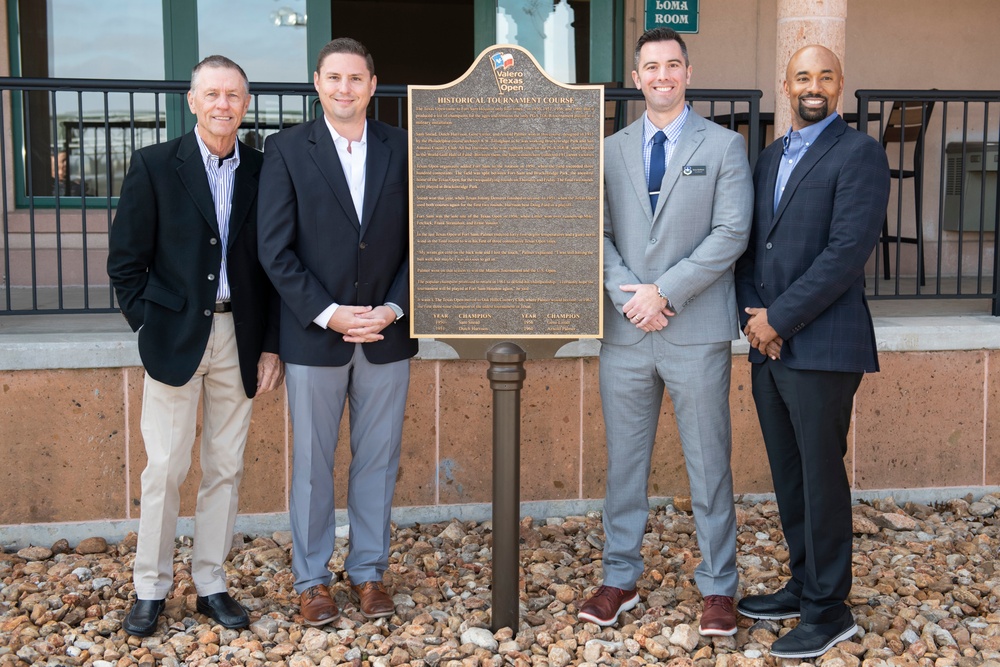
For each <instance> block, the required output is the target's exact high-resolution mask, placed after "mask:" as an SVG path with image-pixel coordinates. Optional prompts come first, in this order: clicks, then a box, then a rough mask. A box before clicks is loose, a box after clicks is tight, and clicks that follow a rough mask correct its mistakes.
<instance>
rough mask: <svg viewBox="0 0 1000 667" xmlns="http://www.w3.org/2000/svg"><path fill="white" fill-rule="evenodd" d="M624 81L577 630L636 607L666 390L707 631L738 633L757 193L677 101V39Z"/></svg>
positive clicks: (662, 41) (723, 146)
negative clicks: (743, 377) (600, 427)
mask: <svg viewBox="0 0 1000 667" xmlns="http://www.w3.org/2000/svg"><path fill="white" fill-rule="evenodd" d="M632 79H633V81H634V82H635V85H636V87H637V88H639V89H640V90H642V92H643V95H644V96H645V98H646V113H645V114H644V115H643V117H642V118H640V119H639V120H638V121H636V122H635V123H632V124H631V125H630V126H628V127H627V128H625V129H624V130H622V131H621V132H618V133H617V134H615V135H614V136H611V137H609V138H608V139H607V140H606V141H605V150H604V155H605V162H604V185H605V188H604V192H605V209H604V286H605V294H606V301H605V312H606V313H608V316H607V318H606V320H605V321H606V324H605V330H604V340H603V344H602V346H601V402H602V405H603V409H604V424H605V430H606V432H607V443H608V481H607V492H606V495H605V501H604V532H605V537H606V541H605V547H604V584H603V585H602V586H600V587H599V588H598V589H597V590H596V591H595V592H594V593H593V595H592V596H591V597H590V599H588V600H587V601H586V602H585V603H584V604H583V605H582V606H581V607H580V612H579V616H580V618H581V619H582V620H585V621H590V622H593V623H597V624H598V625H602V626H607V625H612V624H614V623H615V622H616V621H617V620H618V616H619V614H620V613H621V612H623V611H626V610H629V609H632V608H633V607H635V605H636V604H638V602H639V595H638V593H637V590H636V581H637V580H638V579H639V577H640V576H641V575H642V571H643V564H642V556H641V554H640V547H641V546H642V536H643V534H644V533H645V532H646V519H647V516H648V513H649V499H648V496H647V484H648V480H649V470H650V458H651V456H652V451H653V443H654V441H655V439H656V425H657V421H658V418H659V415H660V408H661V404H662V400H663V389H664V386H665V387H666V389H667V391H668V392H669V393H670V398H671V400H672V401H673V405H674V414H675V417H676V420H677V429H678V432H679V434H680V439H681V445H682V447H683V450H684V459H685V463H686V465H687V472H688V479H689V480H690V485H691V500H692V505H693V508H694V518H695V527H696V529H697V535H698V545H699V547H700V549H701V553H702V562H701V563H700V564H699V565H698V568H697V569H696V570H695V580H696V582H697V584H698V587H699V589H700V590H701V593H702V595H703V596H704V599H705V607H704V610H703V612H702V617H701V624H700V628H701V634H703V635H723V636H729V635H732V634H734V633H735V632H736V616H735V612H734V610H733V597H734V595H735V594H736V587H737V583H738V576H737V573H736V513H735V508H734V506H733V482H732V473H731V470H730V464H729V459H730V451H731V448H732V439H731V433H730V422H729V376H730V371H731V368H732V351H731V344H732V343H731V341H732V340H733V339H735V338H737V337H738V336H739V320H738V316H737V311H736V294H735V290H734V287H733V263H734V262H735V261H736V259H737V258H739V256H740V255H741V254H742V252H743V250H744V249H745V248H746V245H747V239H748V234H749V229H750V216H751V207H752V202H753V189H752V186H751V177H750V167H749V164H748V163H747V157H746V148H745V144H744V141H743V139H742V137H740V135H738V134H736V133H735V132H731V131H729V130H726V129H724V128H722V127H720V126H718V125H716V124H715V123H711V122H708V121H706V120H705V119H703V118H701V117H700V116H698V114H696V113H695V112H694V111H693V110H691V109H690V108H689V107H688V106H687V105H686V102H685V92H686V87H687V85H688V83H689V82H690V79H691V66H690V64H689V62H688V54H687V47H686V46H685V44H684V40H683V39H682V38H681V37H680V35H678V34H677V33H676V32H674V31H673V30H670V29H668V28H657V29H654V30H649V31H647V32H646V33H645V34H643V35H642V37H640V38H639V41H638V42H637V43H636V48H635V71H633V72H632Z"/></svg>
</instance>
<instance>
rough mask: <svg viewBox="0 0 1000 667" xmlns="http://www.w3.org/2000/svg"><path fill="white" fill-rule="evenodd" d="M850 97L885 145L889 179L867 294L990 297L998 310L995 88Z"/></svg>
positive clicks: (999, 126) (998, 103) (999, 96)
mask: <svg viewBox="0 0 1000 667" xmlns="http://www.w3.org/2000/svg"><path fill="white" fill-rule="evenodd" d="M856 96H857V98H858V129H860V130H861V131H862V132H867V133H868V134H870V135H871V136H873V137H875V138H876V139H878V140H879V141H881V142H882V144H883V146H885V149H886V153H887V154H888V158H889V164H890V168H891V171H892V178H893V192H892V198H891V200H890V202H889V208H888V211H887V214H886V220H885V224H884V225H883V228H882V235H881V238H880V239H879V247H878V249H877V250H876V252H875V255H874V257H873V263H874V267H875V268H874V276H873V278H874V280H873V281H871V282H870V285H869V293H870V296H871V297H872V298H874V299H886V298H900V297H905V298H911V299H926V298H930V299H985V298H988V299H991V300H992V308H991V310H992V313H993V315H1000V308H998V295H1000V290H998V277H1000V270H998V268H1000V252H998V249H1000V245H998V241H1000V236H998V235H997V234H996V230H997V226H998V222H1000V210H998V207H997V201H998V200H1000V182H998V180H997V144H998V137H1000V91H981V90H978V91H977V90H971V91H970V90H961V91H959V90H858V91H857V92H856ZM925 186H926V187H925Z"/></svg>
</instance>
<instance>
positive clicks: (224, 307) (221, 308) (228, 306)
mask: <svg viewBox="0 0 1000 667" xmlns="http://www.w3.org/2000/svg"><path fill="white" fill-rule="evenodd" d="M215 312H217V313H231V312H233V302H232V301H216V302H215Z"/></svg>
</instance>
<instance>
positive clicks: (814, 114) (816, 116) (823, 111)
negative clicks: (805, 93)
mask: <svg viewBox="0 0 1000 667" xmlns="http://www.w3.org/2000/svg"><path fill="white" fill-rule="evenodd" d="M803 99H809V100H818V99H822V100H823V106H820V107H807V106H806V105H804V104H803V103H802V100H803ZM829 115H830V101H829V100H827V99H826V98H825V97H805V98H802V97H800V98H799V117H800V118H801V119H802V120H806V121H809V122H810V123H815V122H817V121H821V120H823V119H824V118H826V117H827V116H829Z"/></svg>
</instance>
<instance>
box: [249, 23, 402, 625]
mask: <svg viewBox="0 0 1000 667" xmlns="http://www.w3.org/2000/svg"><path fill="white" fill-rule="evenodd" d="M374 70H375V67H374V64H373V62H372V57H371V55H370V54H369V53H368V50H367V49H366V48H365V47H364V46H363V45H362V44H361V43H359V42H357V41H355V40H353V39H349V38H340V39H335V40H333V41H332V42H330V43H329V44H327V45H326V46H325V47H323V49H322V50H321V51H320V54H319V59H318V62H317V66H316V71H315V73H314V75H313V84H314V86H315V88H316V92H317V94H318V96H319V101H320V104H321V105H322V107H323V116H322V117H320V118H317V119H316V120H314V121H312V122H309V123H303V124H301V125H297V126H295V127H292V128H289V129H287V130H284V131H282V132H279V133H278V134H276V135H274V136H272V137H270V138H268V140H267V144H266V147H265V151H264V167H263V171H262V172H261V195H260V210H259V216H258V220H259V225H260V238H259V247H260V258H261V263H262V264H263V265H264V268H265V270H266V271H267V272H268V274H269V275H270V276H271V280H272V281H273V282H274V285H275V287H276V288H277V290H278V293H279V295H280V296H281V301H282V305H281V328H280V331H281V337H282V340H281V358H282V360H283V361H284V362H285V363H286V372H287V379H286V385H287V387H288V400H289V405H290V408H291V417H292V425H293V427H294V441H293V449H294V453H293V465H292V483H291V491H290V494H289V515H290V519H291V528H292V572H293V574H294V575H295V590H296V591H297V592H298V593H299V594H300V605H301V611H302V616H303V618H304V620H305V622H306V623H308V624H310V625H324V624H326V623H329V622H330V621H332V620H334V619H335V618H336V617H337V616H338V614H339V609H338V608H337V605H336V604H335V603H334V601H333V598H332V596H331V595H330V591H329V588H328V586H329V584H330V582H331V573H330V570H329V567H328V563H329V560H330V557H331V556H332V555H333V549H334V538H335V534H334V530H335V522H334V496H333V459H334V451H335V450H336V447H337V436H338V431H339V429H340V421H341V416H342V415H343V412H344V404H345V401H346V400H347V399H348V398H350V430H351V466H350V476H349V481H348V490H347V512H348V519H349V522H350V552H349V554H348V556H347V559H346V560H345V562H344V569H345V570H346V571H347V576H348V578H349V579H350V582H351V584H352V592H353V595H354V597H356V599H357V603H358V606H359V608H360V610H361V613H362V614H364V615H365V616H367V617H369V618H379V617H384V616H391V615H392V614H393V613H394V606H393V603H392V598H390V597H389V595H388V593H387V591H386V589H385V587H384V585H383V583H382V575H383V573H384V572H385V570H386V569H387V568H388V564H389V518H390V508H391V506H392V498H393V492H394V490H395V483H396V474H397V470H398V467H399V454H400V446H401V441H402V430H403V411H404V408H405V407H406V393H407V389H408V387H409V372H410V367H409V359H410V357H412V356H413V355H414V354H416V351H417V342H416V341H415V340H414V339H412V338H410V336H409V332H408V330H407V328H406V327H404V326H402V325H396V324H395V322H396V321H397V320H399V319H400V318H401V317H403V315H404V313H406V311H407V310H408V308H409V268H408V267H409V263H408V257H409V189H408V179H407V174H408V171H407V167H408V165H407V141H406V133H405V132H404V131H403V130H400V129H398V128H394V127H391V126H389V125H386V124H385V123H380V122H378V121H376V120H373V119H368V118H367V117H366V111H367V108H368V102H369V100H371V98H372V95H373V94H374V93H375V85H376V79H375V72H374Z"/></svg>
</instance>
